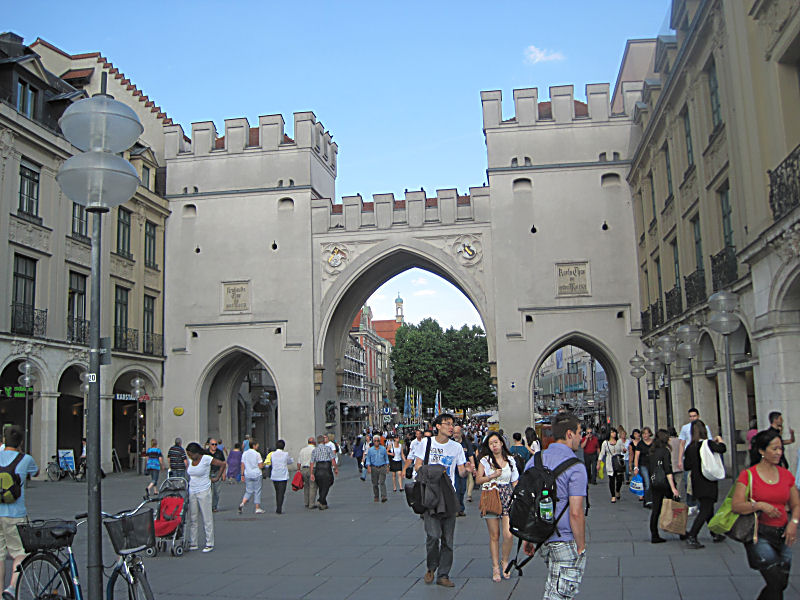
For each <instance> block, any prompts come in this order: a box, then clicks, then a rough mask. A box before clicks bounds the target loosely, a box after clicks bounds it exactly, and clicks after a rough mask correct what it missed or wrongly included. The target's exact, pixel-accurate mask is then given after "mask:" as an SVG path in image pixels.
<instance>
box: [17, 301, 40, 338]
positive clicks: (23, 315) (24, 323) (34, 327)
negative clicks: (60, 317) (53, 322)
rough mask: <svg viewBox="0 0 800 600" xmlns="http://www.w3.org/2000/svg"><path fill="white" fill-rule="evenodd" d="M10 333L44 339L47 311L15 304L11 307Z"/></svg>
mask: <svg viewBox="0 0 800 600" xmlns="http://www.w3.org/2000/svg"><path fill="white" fill-rule="evenodd" d="M11 333H18V334H20V335H28V336H31V337H38V338H43V337H45V335H46V334H47V310H40V309H38V308H34V307H33V306H31V305H30V304H22V303H19V302H15V303H14V304H12V305H11Z"/></svg>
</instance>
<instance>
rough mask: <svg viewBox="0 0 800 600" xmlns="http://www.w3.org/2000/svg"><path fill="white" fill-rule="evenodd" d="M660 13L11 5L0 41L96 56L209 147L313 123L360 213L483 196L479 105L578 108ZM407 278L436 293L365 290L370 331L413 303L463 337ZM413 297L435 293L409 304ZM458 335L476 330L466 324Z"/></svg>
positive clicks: (650, 30)
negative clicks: (228, 125) (406, 198)
mask: <svg viewBox="0 0 800 600" xmlns="http://www.w3.org/2000/svg"><path fill="white" fill-rule="evenodd" d="M669 6H670V2H669V0H629V1H614V0H603V1H602V2H598V1H596V0H572V1H569V2H563V1H562V2H552V1H545V0H528V1H527V2H492V3H489V2H473V1H465V0H461V1H459V2H430V1H428V2H419V1H407V2H403V3H400V2H380V1H375V0H372V1H369V2H362V1H353V2H347V1H340V2H316V1H309V2H304V3H296V2H280V3H277V2H264V1H262V2H243V1H236V0H234V1H231V2H227V3H221V2H206V1H194V2H188V1H168V2H161V3H158V4H150V5H147V6H145V5H136V4H129V3H121V2H110V3H106V4H105V5H103V8H102V9H98V5H97V3H96V2H82V1H76V2H68V3H67V2H64V3H56V2H49V1H48V2H45V1H42V0H29V1H28V2H20V3H16V4H15V5H14V10H13V13H12V14H10V15H5V16H6V18H5V22H4V23H3V25H2V29H3V30H11V31H14V32H16V33H18V34H20V35H22V36H23V37H24V38H25V41H26V42H27V43H31V42H33V41H34V40H35V39H36V37H42V38H43V39H45V40H47V41H48V42H50V43H52V44H55V45H56V46H58V47H60V48H61V49H63V50H65V51H67V52H69V53H72V54H77V53H82V52H94V51H100V52H102V53H103V55H104V56H106V58H108V59H109V60H111V61H112V62H113V63H114V65H115V66H117V67H118V68H119V69H120V70H121V71H122V72H123V73H125V75H126V76H127V77H129V78H130V79H131V80H132V81H133V82H134V83H136V85H137V86H138V87H139V89H141V90H143V92H144V93H146V94H148V95H149V96H150V98H151V99H153V100H154V101H155V102H156V103H157V104H159V105H160V106H161V107H162V108H163V109H165V110H166V111H167V114H168V115H169V116H170V117H172V119H173V120H174V121H175V122H178V123H181V124H182V125H183V127H184V129H185V130H186V131H187V132H190V131H191V123H192V122H193V121H207V120H213V121H214V122H215V123H216V124H217V129H218V131H220V132H222V131H224V119H226V118H235V117H242V116H244V117H247V118H248V119H249V121H250V123H251V124H253V125H254V124H256V123H257V122H258V117H259V115H264V114H273V113H281V114H283V116H284V119H285V120H286V122H287V133H288V134H289V135H292V131H291V123H292V113H293V112H298V111H305V110H311V111H314V113H315V114H316V116H317V119H318V120H320V121H322V123H323V124H324V125H325V127H326V129H328V130H330V132H331V133H332V135H333V139H334V140H335V141H336V142H337V143H338V145H339V161H338V162H339V176H338V179H337V183H336V190H337V191H336V193H337V196H338V197H339V198H341V197H342V196H346V195H354V194H358V193H360V194H361V195H362V196H363V197H364V198H365V199H367V200H369V199H371V196H372V194H375V193H387V192H393V193H394V194H395V196H396V197H400V198H402V197H403V193H404V190H405V189H406V188H407V189H420V188H424V189H425V190H426V192H428V193H429V194H430V195H435V190H436V189H445V188H456V189H458V190H459V191H460V192H461V193H464V192H466V191H467V190H468V188H469V187H471V186H480V185H482V184H483V183H485V181H486V148H485V145H484V141H483V133H482V129H481V128H482V122H481V103H480V92H481V90H493V89H499V90H502V91H503V95H504V112H505V115H506V116H510V115H511V114H512V113H513V102H512V91H513V89H514V88H523V87H538V88H539V97H540V99H546V98H547V97H548V95H549V94H548V88H549V87H550V86H554V85H563V84H573V85H574V86H575V96H576V98H579V99H580V98H583V97H584V86H585V85H586V84H587V83H599V82H609V83H611V84H612V85H613V83H614V80H615V79H616V76H617V72H618V69H619V64H620V60H621V58H622V53H623V51H624V48H625V41H626V40H627V39H629V38H642V37H654V36H656V35H658V34H659V33H666V32H667V23H668V12H669ZM422 276H424V278H425V279H427V280H428V281H427V283H428V284H430V285H434V284H436V280H438V278H437V277H436V276H434V275H430V274H427V273H419V272H416V271H415V272H407V273H406V274H403V275H401V276H399V277H401V278H402V279H401V280H398V281H397V282H391V283H390V284H389V285H388V288H391V289H390V291H385V290H379V292H380V294H381V295H386V296H387V299H388V305H387V306H379V305H378V302H375V301H373V302H371V304H372V306H373V309H374V311H375V313H376V315H377V316H378V317H379V318H385V317H391V316H393V314H394V303H393V301H394V298H395V296H396V294H397V291H398V289H400V291H401V293H402V294H404V299H405V298H406V296H407V297H408V300H409V302H408V304H407V306H406V313H407V315H408V316H409V320H412V318H411V314H412V308H411V303H410V300H411V299H412V298H417V299H419V300H420V302H421V303H422V302H424V303H423V304H421V306H424V307H426V308H424V309H423V313H424V312H425V311H428V312H427V314H425V315H424V316H429V315H430V316H434V317H437V318H438V319H439V321H440V322H441V323H442V324H443V325H445V326H447V325H450V324H453V325H459V324H460V323H462V322H465V321H463V320H462V321H460V322H459V321H458V319H462V312H463V311H462V310H461V308H460V307H457V308H453V309H448V308H447V307H448V306H450V307H456V306H457V305H458V303H459V299H460V301H461V302H466V299H465V298H463V296H461V294H460V293H459V292H457V291H455V290H454V289H453V288H451V287H450V288H449V292H448V293H449V294H450V300H446V299H443V297H442V294H444V292H445V288H441V289H440V288H439V287H437V288H433V287H432V288H425V287H423V286H424V284H421V283H418V284H416V285H415V284H414V283H413V282H414V281H418V280H419V279H420V278H421V277H422ZM439 281H441V280H439ZM401 285H402V286H404V287H405V289H403V287H398V286H401ZM436 285H438V284H436ZM445 285H447V286H448V287H449V284H445ZM440 287H441V286H440ZM388 288H387V289H388ZM424 289H430V290H432V291H434V292H435V293H434V294H431V293H428V294H427V296H426V295H424V294H423V295H419V296H414V294H415V292H419V291H422V290H424ZM392 290H393V291H392ZM454 294H455V295H456V296H458V297H459V298H455V297H454ZM382 303H383V301H381V302H380V304H382ZM467 305H468V306H469V304H468V303H467ZM439 307H443V308H441V309H440V308H439ZM470 308H471V306H470ZM439 310H445V311H448V310H450V311H451V312H452V315H453V316H452V319H456V320H455V321H453V320H452V319H451V317H450V316H448V315H447V314H446V313H442V312H438V311H439ZM463 314H466V313H463ZM421 318H422V317H421ZM463 318H466V317H463ZM451 321H452V323H451ZM466 322H468V323H472V322H479V319H478V318H477V315H476V314H475V313H474V310H472V317H471V319H467V320H466Z"/></svg>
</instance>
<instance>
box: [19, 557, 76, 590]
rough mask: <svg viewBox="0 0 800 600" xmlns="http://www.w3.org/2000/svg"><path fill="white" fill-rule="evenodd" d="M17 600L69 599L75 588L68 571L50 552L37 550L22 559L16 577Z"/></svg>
mask: <svg viewBox="0 0 800 600" xmlns="http://www.w3.org/2000/svg"><path fill="white" fill-rule="evenodd" d="M16 594H17V595H16V597H17V600H41V599H43V598H48V599H53V600H62V599H63V600H71V599H73V598H75V590H74V589H73V588H72V582H71V581H70V578H69V573H68V572H67V570H66V569H65V568H62V566H61V563H60V562H59V561H58V560H56V558H55V557H54V556H52V555H50V554H47V553H44V552H38V553H36V554H32V555H30V556H29V557H27V558H26V559H25V560H23V561H22V564H21V565H20V573H19V579H17V590H16Z"/></svg>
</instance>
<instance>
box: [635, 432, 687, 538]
mask: <svg viewBox="0 0 800 600" xmlns="http://www.w3.org/2000/svg"><path fill="white" fill-rule="evenodd" d="M649 454H650V476H651V481H650V493H651V496H652V507H651V508H652V512H651V513H650V542H651V543H653V544H661V543H663V542H666V541H667V540H665V539H664V538H662V537H661V536H660V535H658V518H659V516H661V505H662V504H663V502H664V498H666V497H668V496H672V497H673V498H677V497H678V488H676V487H675V481H674V480H673V479H672V457H671V456H670V451H669V433H667V430H666V429H659V430H658V431H657V432H656V437H655V439H654V440H653V447H652V448H650V451H649ZM637 455H638V453H637ZM640 458H641V457H640ZM640 464H641V463H640Z"/></svg>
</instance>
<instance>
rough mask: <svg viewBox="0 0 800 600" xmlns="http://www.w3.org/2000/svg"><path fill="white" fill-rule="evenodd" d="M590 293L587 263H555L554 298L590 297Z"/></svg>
mask: <svg viewBox="0 0 800 600" xmlns="http://www.w3.org/2000/svg"><path fill="white" fill-rule="evenodd" d="M591 293H592V286H591V280H590V278H589V263H588V262H571V263H556V296H557V297H559V298H565V297H570V296H590V295H591Z"/></svg>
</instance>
